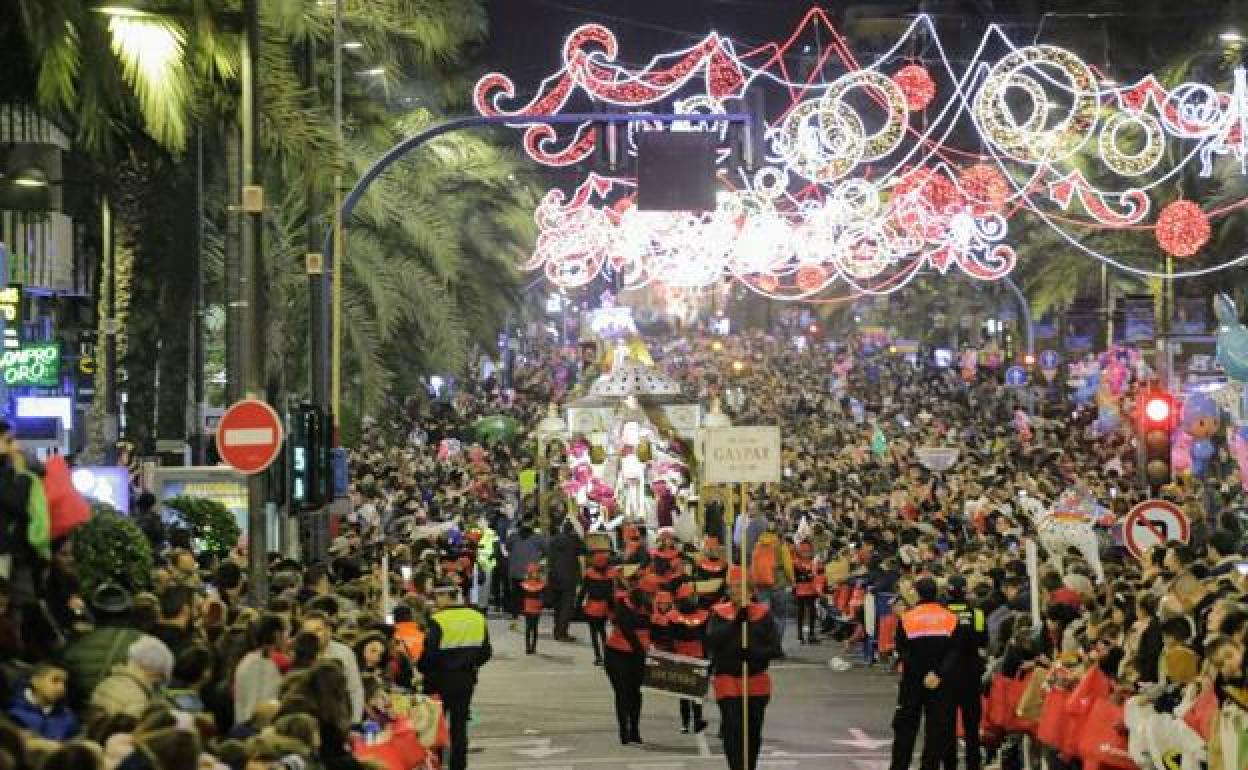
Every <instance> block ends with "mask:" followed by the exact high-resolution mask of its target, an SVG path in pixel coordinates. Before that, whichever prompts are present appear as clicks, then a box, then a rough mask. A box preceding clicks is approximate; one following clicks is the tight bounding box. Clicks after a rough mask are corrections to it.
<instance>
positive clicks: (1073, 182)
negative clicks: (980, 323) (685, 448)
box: [473, 8, 1248, 300]
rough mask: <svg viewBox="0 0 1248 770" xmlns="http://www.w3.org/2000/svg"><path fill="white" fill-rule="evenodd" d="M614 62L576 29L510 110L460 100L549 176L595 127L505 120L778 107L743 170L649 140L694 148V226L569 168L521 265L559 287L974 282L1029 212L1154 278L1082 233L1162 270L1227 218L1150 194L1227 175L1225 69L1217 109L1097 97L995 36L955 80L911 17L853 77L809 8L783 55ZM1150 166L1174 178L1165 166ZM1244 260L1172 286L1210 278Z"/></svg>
mask: <svg viewBox="0 0 1248 770" xmlns="http://www.w3.org/2000/svg"><path fill="white" fill-rule="evenodd" d="M812 35H818V36H820V39H822V40H826V41H828V48H827V50H828V51H829V52H831V53H830V54H829V55H827V56H821V57H819V59H818V62H817V67H816V69H815V71H813V72H809V73H805V74H804V76H803V78H802V79H800V80H799V79H796V78H794V77H793V76H792V75H791V74H790V72H789V70H788V66H787V64H786V56H787V55H788V54H789V52H790V50H791V49H792V48H793V47H794V46H795V45H796V46H801V45H802V43H801V41H802V40H805V39H809V38H810V37H811V36H812ZM917 37H921V38H923V39H924V40H927V41H930V42H932V43H934V45H933V46H932V48H933V50H934V56H933V57H931V58H930V59H929V60H928V61H927V62H924V63H918V62H915V61H914V60H913V58H912V57H909V56H907V55H905V54H904V53H903V52H908V51H912V50H913V46H912V45H911V43H913V42H914V40H915V39H916V38H917ZM799 50H800V48H799ZM618 52H619V45H618V42H617V40H616V37H615V35H614V34H613V33H612V32H611V31H610V30H608V29H607V28H605V27H603V26H601V25H597V24H586V25H583V26H581V27H579V28H577V29H576V30H574V31H573V32H572V34H571V35H569V36H568V38H567V40H566V41H565V44H564V47H563V66H562V67H561V68H560V69H559V70H558V71H557V72H555V73H553V74H552V75H550V76H549V77H547V78H546V79H545V80H543V81H542V82H541V84H540V86H539V87H538V89H537V93H536V95H535V96H534V97H533V98H532V99H531V100H530V101H528V102H527V103H525V104H520V105H515V104H513V101H514V98H515V94H516V87H515V85H514V83H513V82H512V81H511V79H510V78H508V77H507V76H506V75H503V74H501V73H491V74H488V75H486V76H485V77H483V78H482V79H481V80H480V81H478V83H477V85H476V88H475V90H474V94H473V97H474V103H475V105H476V108H477V110H478V111H479V112H481V113H482V114H486V115H501V116H507V117H514V118H515V125H516V126H517V127H519V128H522V129H523V132H524V135H523V144H524V147H525V151H526V152H527V153H528V155H529V156H530V157H531V158H532V159H533V160H534V161H536V162H538V163H541V164H544V165H548V166H555V167H567V166H572V165H575V164H578V163H582V162H584V161H587V160H588V159H590V158H591V156H592V155H593V153H594V152H595V150H596V145H597V143H598V142H599V141H600V140H601V136H602V134H601V132H598V131H595V130H594V129H593V127H592V126H589V125H579V126H574V127H571V128H555V127H553V126H547V125H542V124H535V123H531V122H527V123H526V120H525V118H526V116H535V115H550V114H556V113H558V112H561V111H563V110H565V109H567V108H568V107H569V106H570V105H572V106H574V107H576V106H580V107H584V106H588V107H589V108H591V109H597V108H600V106H601V105H603V104H607V105H611V106H612V107H613V108H616V109H622V110H625V111H629V110H631V111H637V112H650V113H655V112H675V113H677V114H680V113H701V114H716V113H727V112H730V111H739V109H737V108H734V109H731V110H730V109H729V108H727V107H726V106H725V105H726V104H729V103H733V104H736V103H737V102H735V101H734V100H738V99H741V98H744V97H745V96H747V94H748V93H750V92H752V91H754V90H769V91H770V92H772V93H777V92H778V93H782V94H784V95H785V97H787V101H785V102H784V104H783V106H782V108H781V109H779V110H778V111H776V112H774V113H771V114H768V115H765V116H764V121H765V123H766V125H765V126H756V127H755V129H754V130H755V131H757V132H759V133H760V134H761V135H762V136H763V140H764V147H765V153H764V154H763V157H762V158H760V159H759V160H760V165H761V167H760V168H757V169H746V168H743V167H742V166H741V162H742V158H741V157H740V155H739V154H738V153H737V152H736V151H735V150H734V148H733V146H732V142H733V136H732V130H730V128H729V126H728V124H727V123H726V122H725V123H717V124H681V123H679V122H678V123H675V124H672V125H671V126H670V127H669V128H668V129H666V130H686V131H708V132H714V133H715V134H716V137H717V141H719V142H720V144H721V150H720V153H719V163H720V166H721V171H720V175H719V179H720V181H721V183H722V190H721V191H720V192H719V194H718V198H717V205H716V207H715V209H714V210H712V211H706V212H692V213H681V212H645V211H639V210H637V208H636V207H635V205H634V199H635V197H636V192H637V189H636V181H635V179H633V178H631V177H629V176H627V175H626V173H627V172H626V171H620V172H613V174H615V175H612V176H604V175H600V174H598V173H589V174H588V175H587V176H586V177H585V179H584V181H583V182H582V183H581V184H579V185H578V186H576V188H575V189H574V190H571V191H567V192H565V191H562V190H552V191H550V192H549V193H547V195H546V196H545V197H544V198H543V200H542V202H541V204H540V205H539V207H538V209H537V213H536V216H537V222H538V225H539V232H540V234H539V237H538V240H537V246H536V248H535V250H534V253H533V255H532V257H531V258H530V259H529V260H528V262H527V263H526V265H525V267H526V268H527V269H530V270H542V271H544V273H545V275H546V276H547V278H548V279H549V280H550V281H551V282H552V283H554V284H556V285H558V286H560V287H563V288H569V289H572V288H578V287H582V286H586V285H588V284H590V283H592V282H593V281H594V280H596V279H597V278H599V277H600V276H602V275H603V274H604V273H609V274H610V275H612V276H616V277H618V279H619V280H620V281H621V283H622V284H623V286H624V287H625V288H635V287H642V286H647V285H652V284H658V285H661V286H664V287H667V288H668V289H671V290H673V291H679V292H685V291H691V290H697V289H699V288H702V287H706V286H711V285H715V284H716V283H718V282H720V281H722V280H723V279H724V278H725V277H730V278H733V279H735V280H737V281H738V282H740V283H741V284H743V285H744V286H746V287H748V288H750V289H751V290H753V291H755V292H758V293H760V294H763V295H766V296H768V297H774V298H779V299H798V300H800V299H809V298H813V297H816V296H821V297H822V296H826V293H827V292H828V291H829V289H830V288H831V287H834V286H835V287H839V288H840V289H841V290H842V291H844V292H847V293H849V294H853V295H860V294H867V295H870V294H885V293H888V292H892V291H896V290H898V289H900V288H902V287H904V286H905V285H906V284H908V283H909V282H910V281H911V280H913V279H914V278H915V277H916V276H918V275H920V274H929V275H930V274H945V273H947V272H948V271H950V270H952V269H954V268H956V269H957V270H959V271H960V272H962V273H964V274H966V275H968V276H971V277H973V278H976V279H979V280H996V279H999V278H1002V277H1004V276H1005V275H1007V274H1009V272H1010V271H1011V270H1012V269H1013V268H1014V266H1015V265H1016V264H1017V262H1018V258H1019V257H1018V255H1017V254H1016V253H1015V251H1014V249H1013V247H1012V246H1011V245H1010V243H1009V229H1010V227H1009V223H1010V221H1011V220H1012V219H1013V218H1015V217H1017V216H1019V215H1030V216H1033V217H1035V218H1036V219H1037V220H1038V221H1040V222H1043V223H1044V224H1046V225H1048V226H1049V227H1051V228H1053V229H1054V230H1055V231H1056V232H1057V233H1058V234H1059V235H1060V236H1061V237H1062V238H1064V239H1065V240H1066V241H1067V242H1068V243H1070V244H1071V246H1072V247H1074V248H1077V249H1080V250H1082V251H1083V252H1084V253H1086V254H1088V255H1089V256H1091V257H1094V258H1097V259H1101V260H1103V261H1105V262H1107V263H1109V264H1111V265H1113V266H1115V267H1117V268H1120V269H1123V270H1126V271H1130V272H1133V273H1136V274H1140V275H1145V276H1152V275H1158V273H1157V272H1156V271H1155V270H1154V269H1153V268H1152V267H1151V266H1150V267H1147V268H1146V267H1140V266H1137V265H1132V264H1129V263H1125V262H1122V261H1121V260H1119V259H1117V258H1116V257H1114V256H1112V255H1108V254H1104V253H1100V252H1097V251H1095V250H1094V249H1091V248H1089V247H1088V246H1087V239H1086V237H1085V236H1086V234H1087V233H1088V231H1090V230H1096V229H1120V228H1129V229H1135V230H1140V229H1147V230H1152V231H1153V233H1154V235H1155V237H1156V240H1157V243H1158V245H1159V246H1160V248H1161V249H1163V250H1164V251H1165V252H1166V253H1168V254H1171V255H1173V256H1181V257H1193V256H1196V255H1198V254H1199V253H1200V251H1201V249H1202V248H1203V247H1204V246H1205V245H1206V244H1207V243H1208V241H1209V237H1210V226H1211V225H1210V220H1211V219H1216V218H1218V217H1221V216H1225V215H1226V214H1228V213H1230V212H1231V211H1232V210H1234V209H1236V208H1239V207H1240V206H1241V205H1242V204H1243V203H1245V202H1236V203H1233V204H1231V205H1229V206H1223V207H1221V208H1219V209H1216V210H1209V211H1206V210H1203V209H1202V208H1201V206H1200V205H1199V204H1197V203H1195V202H1191V201H1182V200H1180V201H1173V199H1174V198H1175V197H1176V195H1175V192H1174V191H1172V190H1171V187H1172V184H1168V183H1173V182H1174V180H1175V179H1176V178H1177V177H1178V176H1179V175H1180V174H1181V173H1182V172H1183V170H1184V168H1186V167H1187V166H1188V165H1189V164H1198V170H1199V173H1201V174H1203V175H1209V174H1211V173H1213V169H1214V167H1215V166H1216V165H1217V164H1218V163H1221V162H1231V161H1234V162H1238V163H1239V165H1240V170H1241V172H1243V171H1245V170H1248V169H1245V165H1246V164H1248V146H1246V145H1245V137H1246V136H1248V85H1246V84H1245V76H1244V72H1243V71H1242V70H1236V72H1235V79H1234V84H1233V87H1232V89H1231V91H1230V92H1220V91H1218V90H1217V89H1216V88H1215V87H1213V86H1211V85H1207V84H1202V83H1183V84H1180V85H1178V86H1176V87H1174V88H1169V89H1168V88H1166V87H1165V86H1163V85H1162V84H1161V82H1160V81H1159V80H1158V79H1157V78H1156V77H1154V76H1151V75H1150V76H1147V77H1145V78H1143V79H1141V80H1139V81H1138V82H1136V83H1134V84H1124V85H1118V84H1117V83H1116V81H1113V80H1110V79H1109V78H1108V77H1100V78H1098V77H1097V76H1096V75H1095V74H1094V73H1093V70H1092V68H1091V67H1090V66H1089V65H1088V64H1087V63H1085V62H1084V61H1083V60H1082V59H1081V58H1079V56H1077V55H1076V54H1075V53H1073V52H1071V51H1068V50H1066V49H1063V48H1060V47H1057V46H1053V45H1046V44H1037V45H1028V46H1022V47H1018V46H1015V45H1014V44H1013V43H1011V42H1010V40H1009V39H1008V38H1007V37H1006V36H1005V35H1004V33H1003V32H1002V30H1001V29H1000V28H999V27H997V26H995V25H993V26H990V27H988V29H987V31H986V33H985V35H984V37H983V39H982V41H981V42H980V44H979V47H978V48H977V50H976V51H975V52H974V53H973V55H972V56H971V57H970V60H969V62H968V63H967V64H966V65H965V66H964V67H963V68H961V69H955V68H954V66H953V65H952V63H951V61H950V58H949V56H948V55H947V54H946V52H945V50H944V48H943V46H942V44H941V42H940V38H939V37H938V36H937V34H936V30H935V27H934V25H933V23H932V21H931V19H929V18H928V17H926V16H919V17H917V18H916V19H915V20H914V21H913V23H912V24H911V25H910V27H909V29H908V30H907V32H906V33H905V34H904V35H902V37H901V38H900V39H899V40H898V42H897V44H896V45H895V46H894V47H893V49H892V50H891V51H889V52H887V53H886V54H885V55H883V56H882V57H879V58H878V60H877V61H876V62H875V63H874V64H872V65H871V66H863V65H861V64H860V63H859V62H858V61H857V59H856V58H855V57H854V55H853V53H852V52H851V49H850V47H849V45H848V41H847V40H846V39H845V38H844V37H843V36H841V35H840V34H839V33H838V32H837V31H836V29H835V28H834V26H833V25H832V23H831V21H830V20H829V18H828V16H827V15H826V14H825V12H824V11H822V10H820V9H817V8H816V9H812V10H811V11H810V12H809V13H807V15H806V16H805V18H804V19H803V20H802V22H801V23H800V24H799V26H798V28H797V30H796V31H795V33H794V34H793V35H792V36H791V37H790V38H789V39H788V40H786V41H782V42H778V43H772V44H768V45H764V46H760V47H757V48H753V49H750V50H746V51H743V52H738V50H737V47H736V45H735V44H734V43H733V41H732V40H730V39H728V38H725V37H723V36H720V35H718V34H717V33H711V34H708V35H707V36H706V37H705V38H703V39H702V40H700V41H699V42H697V43H696V44H694V45H692V46H690V47H688V48H685V49H683V50H679V51H674V52H670V53H664V54H660V55H658V56H655V57H654V58H653V59H651V60H650V61H649V63H647V64H646V65H645V66H642V67H639V68H629V67H625V66H623V65H620V64H618V63H617V61H616V57H617V55H618ZM888 73H891V74H888ZM938 97H939V98H938ZM760 101H761V100H760ZM782 101H784V100H780V99H767V100H766V101H765V103H766V104H768V105H769V106H772V105H778V104H780V103H781V102H782ZM968 128H969V129H970V130H971V135H973V136H975V137H976V139H977V142H976V145H975V146H974V148H973V149H970V148H963V147H958V146H956V145H955V144H954V143H953V142H952V141H951V137H955V136H966V135H967V130H966V129H968ZM958 129H962V130H958ZM652 130H665V129H664V127H663V126H657V125H652V124H649V123H640V122H639V123H633V124H630V125H629V126H628V130H627V132H626V133H625V134H624V136H623V138H622V140H621V141H620V143H619V145H618V146H619V147H620V153H621V154H625V153H626V154H628V155H635V153H636V142H635V137H636V135H637V133H639V132H641V131H652ZM1168 150H1169V152H1168ZM1166 158H1176V159H1177V161H1176V162H1175V163H1174V165H1173V166H1171V167H1169V168H1165V167H1162V162H1163V160H1164V159H1166ZM1096 164H1100V165H1101V166H1103V168H1104V169H1105V170H1106V171H1107V172H1109V174H1108V175H1107V174H1097V175H1096V176H1092V175H1091V174H1089V175H1088V176H1085V173H1084V170H1083V169H1085V168H1093V167H1094V166H1095V165H1096ZM628 168H629V164H628V163H627V162H625V163H623V164H622V165H621V169H628ZM1113 177H1116V178H1120V179H1121V180H1122V184H1121V187H1120V188H1118V189H1101V188H1098V187H1096V186H1094V185H1093V184H1092V183H1090V182H1089V181H1088V180H1089V178H1094V179H1098V180H1100V179H1105V178H1113ZM1154 201H1156V205H1157V207H1158V208H1159V209H1160V214H1159V215H1157V216H1156V217H1155V218H1154V216H1153V211H1154ZM1171 201H1173V202H1171ZM1168 202H1169V203H1168ZM1167 203H1168V205H1166V204H1167ZM1036 258H1043V255H1039V256H1037V257H1036ZM1246 259H1248V255H1245V256H1239V257H1236V258H1234V259H1231V260H1229V261H1222V262H1217V263H1209V264H1205V265H1201V266H1197V267H1194V268H1193V269H1190V270H1187V271H1179V272H1176V273H1174V274H1173V275H1174V276H1175V277H1180V278H1181V277H1186V276H1192V275H1200V274H1206V273H1210V272H1216V271H1218V270H1222V269H1225V268H1227V267H1230V266H1232V265H1235V264H1238V263H1241V262H1243V261H1245V260H1246Z"/></svg>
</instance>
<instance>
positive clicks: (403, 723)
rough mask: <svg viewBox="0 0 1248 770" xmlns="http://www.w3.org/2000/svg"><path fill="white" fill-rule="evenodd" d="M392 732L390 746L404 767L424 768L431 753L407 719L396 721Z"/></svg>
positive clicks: (391, 729) (392, 726) (391, 728)
mask: <svg viewBox="0 0 1248 770" xmlns="http://www.w3.org/2000/svg"><path fill="white" fill-rule="evenodd" d="M390 732H391V738H390V744H391V745H392V746H393V747H394V750H395V753H397V754H398V755H399V758H400V759H401V760H402V761H403V766H404V767H406V768H415V767H424V766H425V759H427V758H428V756H429V752H428V751H426V750H425V747H424V745H423V744H422V743H421V742H420V736H419V735H417V734H416V731H415V730H413V729H412V725H411V723H410V722H408V720H406V719H399V720H396V721H395V722H394V724H392V725H391V726H390Z"/></svg>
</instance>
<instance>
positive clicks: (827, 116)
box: [772, 99, 864, 182]
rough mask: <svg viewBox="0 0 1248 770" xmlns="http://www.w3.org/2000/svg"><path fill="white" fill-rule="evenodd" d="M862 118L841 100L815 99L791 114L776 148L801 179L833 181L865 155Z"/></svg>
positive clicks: (801, 103)
mask: <svg viewBox="0 0 1248 770" xmlns="http://www.w3.org/2000/svg"><path fill="white" fill-rule="evenodd" d="M863 138H864V137H863V128H862V121H861V120H859V118H858V115H857V114H856V113H854V111H853V110H851V109H850V108H849V107H846V106H845V105H844V104H843V103H841V102H839V101H828V100H825V99H812V100H809V101H805V102H800V103H799V104H798V105H797V106H796V107H794V108H793V110H792V111H791V112H789V114H788V116H787V117H786V118H785V119H784V123H783V124H781V126H780V130H779V131H778V132H777V133H776V136H775V139H774V140H773V142H772V147H773V149H774V150H775V152H776V154H777V155H778V156H780V158H781V159H782V160H783V161H784V162H785V163H786V164H787V165H788V166H789V167H790V168H791V169H792V170H793V171H794V172H796V173H797V174H798V175H799V176H802V177H805V178H806V179H810V180H813V181H816V182H830V181H832V180H834V179H840V178H841V177H843V176H845V175H846V174H848V173H849V172H850V171H851V170H852V169H853V168H854V166H856V165H857V164H858V161H860V160H862V154H863V147H864V142H863Z"/></svg>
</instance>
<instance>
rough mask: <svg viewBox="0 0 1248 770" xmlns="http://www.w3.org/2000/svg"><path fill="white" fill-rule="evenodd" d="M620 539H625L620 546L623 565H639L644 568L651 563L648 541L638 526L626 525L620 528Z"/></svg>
mask: <svg viewBox="0 0 1248 770" xmlns="http://www.w3.org/2000/svg"><path fill="white" fill-rule="evenodd" d="M620 537H622V538H623V545H621V546H620V563H621V564H637V565H639V566H643V567H644V566H645V565H646V564H648V563H649V561H650V556H649V554H648V553H647V552H646V541H645V540H644V539H643V538H642V536H641V531H640V530H639V529H637V527H636V526H634V525H632V524H625V525H624V526H623V527H621V528H620Z"/></svg>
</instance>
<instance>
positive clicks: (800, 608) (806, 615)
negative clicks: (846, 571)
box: [793, 543, 819, 644]
mask: <svg viewBox="0 0 1248 770" xmlns="http://www.w3.org/2000/svg"><path fill="white" fill-rule="evenodd" d="M793 599H794V601H795V602H796V603H797V641H798V643H799V644H807V643H810V644H816V643H817V642H818V641H819V639H818V638H817V637H816V636H815V623H816V618H815V616H816V615H817V614H818V613H817V612H815V603H816V602H817V601H818V599H819V562H818V561H817V560H815V559H814V557H813V553H812V550H811V548H810V544H809V543H802V545H801V546H800V547H799V548H798V551H797V555H795V556H794V557H793ZM803 626H805V628H806V632H805V635H803V633H802V628H803Z"/></svg>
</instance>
